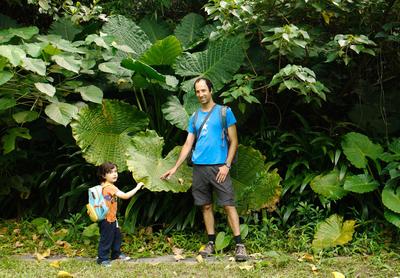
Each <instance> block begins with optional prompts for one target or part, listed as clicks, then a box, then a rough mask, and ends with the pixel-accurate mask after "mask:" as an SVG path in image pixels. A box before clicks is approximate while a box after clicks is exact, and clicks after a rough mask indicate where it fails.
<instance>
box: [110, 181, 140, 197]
mask: <svg viewBox="0 0 400 278" xmlns="http://www.w3.org/2000/svg"><path fill="white" fill-rule="evenodd" d="M143 185H144V183H143V182H139V183H138V184H137V185H136V187H135V188H134V189H132V190H130V191H128V192H126V193H125V192H122V191H120V190H118V191H117V193H115V195H117V197H118V198H121V199H129V198H131V197H132V196H133V195H135V194H136V192H138V191H139V189H140V188H142V186H143Z"/></svg>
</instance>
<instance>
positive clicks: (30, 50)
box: [23, 42, 48, 57]
mask: <svg viewBox="0 0 400 278" xmlns="http://www.w3.org/2000/svg"><path fill="white" fill-rule="evenodd" d="M47 45H48V43H47V42H40V43H38V42H35V43H24V45H23V49H24V50H25V52H26V54H28V55H29V56H31V57H39V56H40V55H41V54H42V50H43V48H45V47H46V46H47Z"/></svg>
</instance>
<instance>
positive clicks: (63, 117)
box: [44, 102, 78, 126]
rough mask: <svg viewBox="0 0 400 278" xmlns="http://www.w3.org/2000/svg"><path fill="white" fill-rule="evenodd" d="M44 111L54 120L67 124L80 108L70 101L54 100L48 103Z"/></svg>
mask: <svg viewBox="0 0 400 278" xmlns="http://www.w3.org/2000/svg"><path fill="white" fill-rule="evenodd" d="M44 112H45V113H46V115H47V116H48V117H49V118H50V119H52V120H53V121H55V122H57V123H59V124H62V125H63V126H66V125H67V124H69V123H70V122H71V120H72V118H74V117H75V116H76V114H78V108H77V107H76V106H75V105H72V104H69V103H64V102H54V103H50V104H49V105H47V106H46V108H45V110H44Z"/></svg>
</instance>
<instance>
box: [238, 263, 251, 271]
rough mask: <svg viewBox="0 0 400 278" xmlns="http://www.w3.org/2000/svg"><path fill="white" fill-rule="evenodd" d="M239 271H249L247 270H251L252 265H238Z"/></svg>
mask: <svg viewBox="0 0 400 278" xmlns="http://www.w3.org/2000/svg"><path fill="white" fill-rule="evenodd" d="M239 269H241V270H247V271H249V270H251V269H253V266H252V265H248V264H246V265H240V266H239Z"/></svg>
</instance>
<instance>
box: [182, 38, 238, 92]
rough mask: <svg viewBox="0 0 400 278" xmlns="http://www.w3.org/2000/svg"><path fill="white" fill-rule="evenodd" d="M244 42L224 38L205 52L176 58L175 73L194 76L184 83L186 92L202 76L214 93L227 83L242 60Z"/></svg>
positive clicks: (186, 54)
mask: <svg viewBox="0 0 400 278" xmlns="http://www.w3.org/2000/svg"><path fill="white" fill-rule="evenodd" d="M244 45H245V40H244V38H243V37H241V36H237V37H231V38H226V39H223V40H220V41H217V42H212V43H210V45H209V47H208V49H207V50H205V51H202V52H196V53H193V54H191V53H184V54H182V55H181V56H180V57H178V59H177V61H176V65H175V69H176V73H177V74H179V75H181V76H194V78H193V79H192V80H189V81H186V82H184V86H183V89H184V90H185V91H186V92H187V91H189V90H191V89H192V88H193V82H194V79H195V78H196V77H199V76H204V77H207V78H209V79H210V80H211V81H212V82H213V83H214V89H215V91H218V90H219V89H221V88H222V87H223V85H224V84H225V83H227V82H229V81H230V80H231V79H232V77H233V74H234V73H235V72H236V71H237V70H238V69H239V67H240V65H241V64H242V62H243V59H244V50H245V49H244V48H245V46H244Z"/></svg>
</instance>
